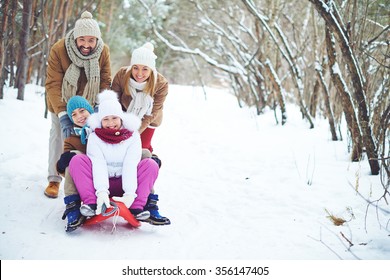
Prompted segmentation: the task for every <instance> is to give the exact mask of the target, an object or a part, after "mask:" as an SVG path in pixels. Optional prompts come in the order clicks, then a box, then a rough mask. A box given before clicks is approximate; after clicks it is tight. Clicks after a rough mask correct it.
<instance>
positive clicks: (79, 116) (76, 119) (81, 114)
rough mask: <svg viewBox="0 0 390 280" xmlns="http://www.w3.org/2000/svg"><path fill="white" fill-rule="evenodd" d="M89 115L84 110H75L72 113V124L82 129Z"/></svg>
mask: <svg viewBox="0 0 390 280" xmlns="http://www.w3.org/2000/svg"><path fill="white" fill-rule="evenodd" d="M90 115H91V114H90V113H89V112H88V110H86V109H84V108H77V109H75V110H74V111H73V112H72V120H73V123H74V124H75V125H77V126H79V127H83V126H84V125H85V124H86V123H87V119H88V117H89V116H90Z"/></svg>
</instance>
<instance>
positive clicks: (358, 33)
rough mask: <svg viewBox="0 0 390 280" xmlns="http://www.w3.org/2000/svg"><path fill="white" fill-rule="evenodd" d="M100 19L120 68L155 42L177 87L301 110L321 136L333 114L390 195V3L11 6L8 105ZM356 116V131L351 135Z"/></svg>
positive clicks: (0, 38)
mask: <svg viewBox="0 0 390 280" xmlns="http://www.w3.org/2000/svg"><path fill="white" fill-rule="evenodd" d="M86 10H87V11H90V12H91V13H92V14H93V16H94V18H95V19H96V20H97V21H98V22H99V24H100V28H101V31H102V36H103V40H104V42H105V43H106V44H107V45H108V46H109V47H110V52H111V61H112V71H113V73H115V72H116V71H117V69H119V67H121V66H124V65H127V64H128V62H129V60H130V54H131V52H132V50H133V49H134V48H135V47H137V46H139V45H141V44H143V43H144V42H146V41H151V42H153V43H154V44H155V46H156V54H157V56H158V57H159V59H158V61H157V63H158V65H157V67H158V69H159V72H161V73H163V74H164V76H166V77H168V79H169V81H170V83H172V84H180V85H197V86H201V87H203V89H204V95H205V98H206V99H207V86H210V87H217V88H227V89H229V91H230V92H231V93H232V94H233V95H234V96H235V98H236V100H237V106H239V107H251V108H255V109H256V112H257V114H258V115H261V114H262V113H263V112H264V110H266V109H271V110H274V117H275V122H276V123H277V124H278V125H281V126H283V125H284V124H285V123H287V122H288V121H289V119H288V112H287V108H289V107H288V106H286V105H287V104H295V105H296V106H298V107H299V110H300V113H301V116H302V121H303V122H305V123H306V124H307V128H308V129H315V122H314V121H313V120H314V119H317V118H322V119H326V120H327V122H328V123H329V131H330V133H331V135H332V140H333V141H339V140H344V141H347V142H348V145H349V151H350V160H351V161H352V162H358V161H362V160H364V161H368V163H369V166H370V171H371V174H372V175H377V176H380V177H381V181H382V185H383V196H382V197H380V198H378V199H379V200H384V201H386V203H387V201H388V200H389V198H390V193H389V186H390V166H389V164H390V150H389V145H390V137H389V134H390V96H389V95H390V93H389V92H390V91H389V88H390V71H389V68H390V16H389V13H390V2H389V1H388V0H335V1H332V0H231V1H218V0H166V1H164V0H113V1H101V0H57V1H48V0H33V1H28V0H11V1H10V0H1V10H0V15H1V19H0V24H1V32H0V69H1V71H0V83H1V85H2V86H1V87H0V99H3V96H4V86H5V85H6V86H7V87H14V88H16V89H17V91H18V94H17V99H20V100H23V99H24V90H25V85H26V84H36V85H40V86H44V84H45V75H46V59H47V57H48V53H49V51H50V47H51V46H52V45H53V44H54V43H55V42H56V41H57V40H59V39H60V38H62V37H64V36H65V34H66V33H67V32H68V31H69V30H71V29H72V28H73V26H74V23H75V21H76V20H77V19H78V18H79V17H80V15H81V13H82V12H84V11H86ZM343 120H345V122H346V124H347V128H348V131H347V133H346V134H343V132H342V131H341V129H340V124H341V122H342V121H343Z"/></svg>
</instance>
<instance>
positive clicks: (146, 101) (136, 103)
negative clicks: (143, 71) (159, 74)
mask: <svg viewBox="0 0 390 280" xmlns="http://www.w3.org/2000/svg"><path fill="white" fill-rule="evenodd" d="M145 85H146V82H143V83H138V82H136V81H135V80H134V79H131V78H130V83H129V90H130V94H131V97H132V98H133V100H131V102H130V105H129V108H127V112H130V113H133V114H135V115H137V116H138V117H139V118H140V119H142V118H143V117H144V116H145V115H147V116H148V115H151V114H152V109H153V98H152V97H151V96H150V95H149V94H147V93H144V92H142V91H143V90H144V88H145Z"/></svg>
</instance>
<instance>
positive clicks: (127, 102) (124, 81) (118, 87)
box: [111, 42, 170, 224]
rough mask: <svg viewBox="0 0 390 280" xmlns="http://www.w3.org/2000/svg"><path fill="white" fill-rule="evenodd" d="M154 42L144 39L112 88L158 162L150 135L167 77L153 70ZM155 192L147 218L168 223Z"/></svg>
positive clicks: (159, 114) (145, 149)
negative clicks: (135, 120) (137, 121)
mask: <svg viewBox="0 0 390 280" xmlns="http://www.w3.org/2000/svg"><path fill="white" fill-rule="evenodd" d="M153 51H154V46H153V45H152V44H151V43H149V42H148V43H146V44H144V45H143V46H142V47H140V48H137V49H135V50H134V51H133V53H132V55H131V61H130V66H125V67H122V68H121V69H119V71H118V72H117V73H116V74H115V77H114V79H113V82H112V86H111V88H112V90H114V91H115V92H117V93H118V95H119V101H120V103H121V105H122V107H123V108H124V109H125V110H126V111H127V112H132V113H134V114H136V115H137V116H138V117H139V118H140V119H141V120H142V123H141V127H140V128H139V130H138V131H139V133H140V134H141V142H142V148H143V156H144V157H146V156H147V154H148V156H149V157H151V158H153V159H154V160H155V161H156V162H157V163H158V164H159V166H161V160H160V159H159V158H158V157H157V156H156V155H152V152H153V147H152V138H153V135H154V132H155V129H156V127H158V126H159V125H160V124H161V122H162V118H163V104H164V101H165V99H166V97H167V94H168V81H167V79H166V78H165V77H164V76H162V75H161V74H160V73H158V72H157V70H156V58H157V56H156V55H155V54H154V52H153ZM157 201H158V195H157V194H155V193H154V190H152V193H151V194H150V196H149V198H148V203H147V207H146V209H147V210H148V211H149V212H150V213H151V216H150V220H151V222H153V223H155V224H170V221H169V219H168V218H166V217H163V216H161V215H160V213H159V209H158V206H157Z"/></svg>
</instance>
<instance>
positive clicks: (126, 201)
mask: <svg viewBox="0 0 390 280" xmlns="http://www.w3.org/2000/svg"><path fill="white" fill-rule="evenodd" d="M112 199H113V200H115V201H119V202H123V204H124V205H126V207H127V208H129V207H130V206H131V204H133V202H134V196H132V195H130V194H124V195H123V196H113V197H112Z"/></svg>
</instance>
